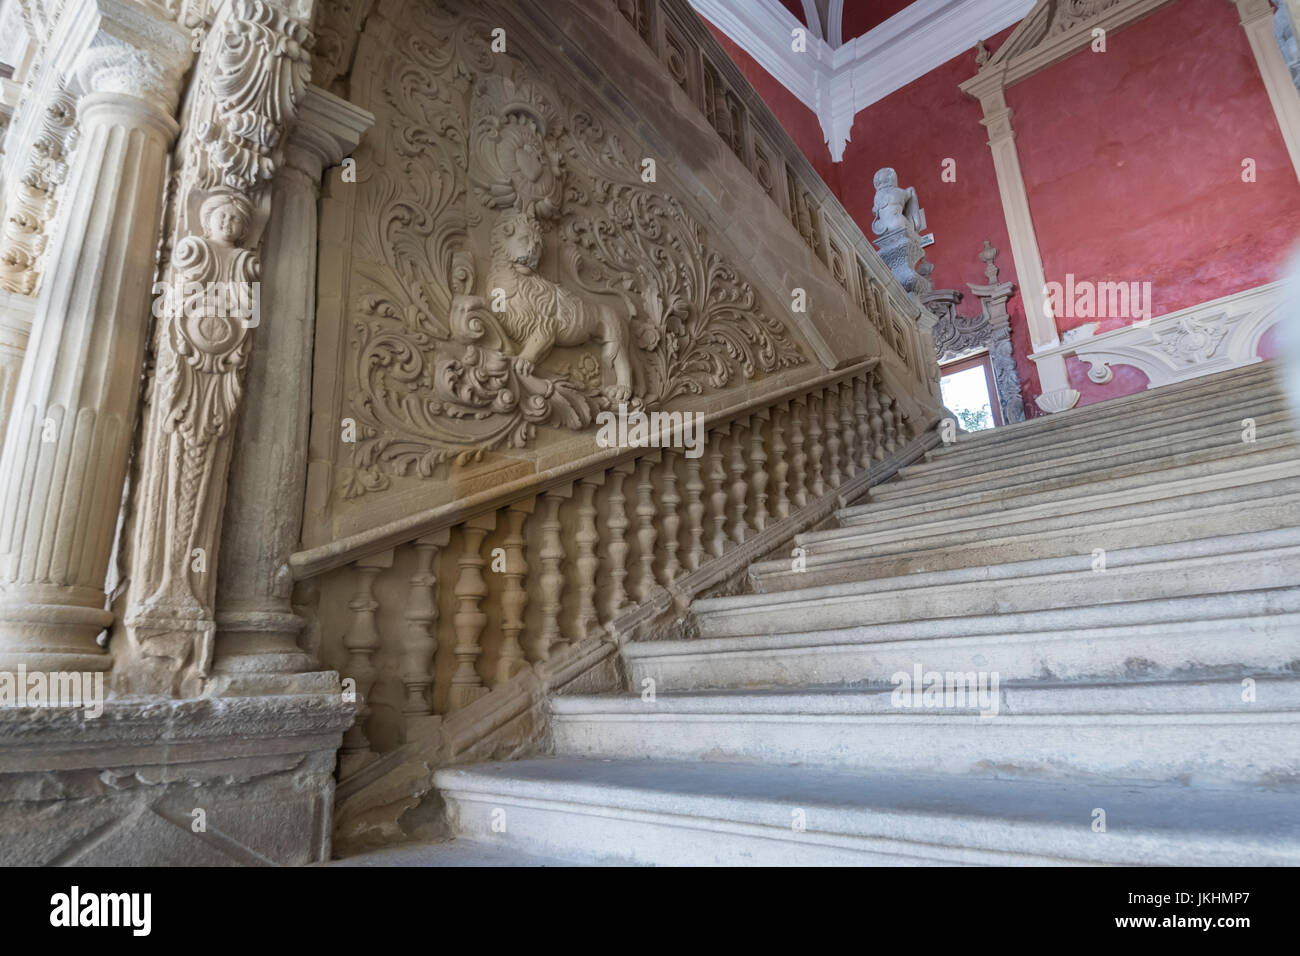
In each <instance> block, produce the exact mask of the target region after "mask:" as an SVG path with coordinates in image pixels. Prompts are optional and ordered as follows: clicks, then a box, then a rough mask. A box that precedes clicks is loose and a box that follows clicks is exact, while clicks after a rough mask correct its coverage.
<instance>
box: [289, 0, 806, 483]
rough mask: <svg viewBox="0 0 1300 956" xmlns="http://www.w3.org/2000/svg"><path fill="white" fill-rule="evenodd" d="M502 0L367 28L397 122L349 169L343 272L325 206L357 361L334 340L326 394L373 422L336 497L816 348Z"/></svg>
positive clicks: (747, 376) (510, 450)
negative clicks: (535, 53) (534, 56)
mask: <svg viewBox="0 0 1300 956" xmlns="http://www.w3.org/2000/svg"><path fill="white" fill-rule="evenodd" d="M412 6H415V5H412ZM482 11H483V6H482V5H478V4H476V5H464V6H462V5H460V4H458V3H446V4H442V3H438V4H434V3H428V4H425V9H423V10H422V11H421V12H420V13H419V15H418V16H417V15H415V13H414V11H413V10H411V11H408V14H409V15H408V16H406V17H404V18H403V22H402V29H401V30H400V31H397V30H395V29H393V28H392V27H391V26H390V25H387V24H384V23H379V24H378V25H377V24H376V22H375V20H374V19H373V18H372V21H371V24H370V25H368V27H367V32H366V34H365V35H363V37H362V39H361V41H360V43H361V46H360V48H359V52H358V65H357V68H356V70H355V71H354V86H353V89H352V91H351V94H352V98H353V100H354V101H355V102H358V103H360V104H361V105H363V106H364V107H365V108H367V109H369V110H370V111H371V112H373V113H374V114H375V117H376V122H375V125H374V127H373V129H372V130H371V132H370V133H369V134H368V135H367V137H366V139H365V140H364V141H363V143H362V145H361V146H360V148H359V149H358V150H357V152H356V153H355V156H354V159H355V164H356V165H355V171H356V179H355V182H332V183H331V185H330V195H332V196H333V197H334V198H335V199H337V200H340V201H342V203H343V204H345V205H346V206H347V207H348V208H349V210H350V213H349V215H350V225H349V226H348V228H349V229H350V233H349V234H348V236H347V237H346V241H345V242H343V243H341V245H342V247H343V256H342V268H343V269H344V270H345V275H343V276H326V275H325V274H324V270H325V269H326V268H327V266H326V265H325V264H326V263H329V262H331V261H333V262H339V257H338V256H331V255H330V254H329V253H328V252H327V248H326V247H327V246H328V244H329V243H330V242H337V241H338V236H337V228H336V226H335V225H334V224H332V222H331V220H330V219H329V217H328V216H327V217H326V218H325V220H323V227H322V242H323V248H322V260H321V261H322V298H323V299H324V298H328V292H329V290H330V289H331V288H333V287H335V284H338V287H340V288H342V289H343V290H345V291H344V292H343V293H342V294H341V296H340V301H339V303H338V312H337V317H336V318H334V319H333V320H331V319H329V318H328V317H326V316H325V315H324V313H322V323H321V325H322V329H323V330H324V332H323V333H322V334H324V335H325V336H326V338H328V337H329V334H330V330H329V326H330V323H331V321H334V322H337V323H338V324H339V326H340V327H341V330H336V331H341V334H338V335H337V336H336V337H335V339H333V340H332V341H337V342H338V346H339V347H338V349H337V354H336V355H334V356H333V360H334V363H335V367H334V368H331V369H329V370H327V371H325V372H324V373H323V372H322V369H321V368H320V367H319V366H320V365H321V357H322V354H324V353H322V352H321V351H320V350H319V348H318V360H317V364H318V369H317V379H318V382H326V383H336V384H335V385H334V386H333V388H334V389H337V392H338V394H337V395H336V396H335V397H334V398H333V399H332V400H333V401H334V403H335V404H334V405H332V406H331V405H330V404H329V402H330V400H331V399H330V397H329V396H328V395H326V396H319V395H318V396H317V398H316V399H314V403H315V409H316V411H315V414H316V416H317V417H318V418H319V417H321V416H323V415H331V414H334V413H335V412H337V415H338V418H339V421H340V427H341V429H347V428H348V427H351V428H353V433H352V434H351V435H346V434H345V435H344V437H343V439H342V440H341V441H339V442H338V443H337V447H336V448H335V449H333V450H332V451H331V455H332V458H333V462H334V465H335V467H334V468H333V474H334V479H333V481H332V482H331V484H332V487H331V489H330V492H329V493H330V496H331V498H332V499H333V500H340V499H341V500H347V499H355V498H358V497H360V496H365V495H368V494H372V493H374V492H379V491H382V490H385V489H388V488H389V487H390V486H392V483H393V481H394V479H398V478H413V479H423V480H429V479H434V480H437V479H445V478H446V477H447V476H448V475H449V474H451V472H450V471H449V469H452V468H465V467H467V466H471V465H473V464H474V463H475V462H478V461H480V460H483V459H484V456H485V455H488V454H489V453H501V454H503V455H506V456H509V455H512V454H520V453H523V454H525V455H526V454H528V453H529V452H532V451H534V450H535V449H536V447H537V446H538V444H539V440H540V439H539V436H543V435H545V434H547V433H550V432H553V431H569V432H581V431H584V430H588V429H590V430H591V431H592V433H593V434H594V432H595V424H594V421H595V417H596V415H597V414H598V413H599V412H600V411H602V410H605V409H615V408H618V407H620V406H624V405H626V406H627V407H629V408H647V409H648V408H653V407H658V406H663V405H665V404H668V403H672V402H673V401H674V400H676V399H680V398H683V397H690V396H698V395H703V394H705V393H712V392H717V391H720V390H723V389H727V388H729V387H733V386H736V385H739V384H742V383H745V382H747V381H750V380H754V379H757V378H761V377H762V376H764V375H767V374H772V373H776V372H779V371H780V370H782V369H786V368H789V367H791V366H795V365H799V364H801V363H804V362H805V361H806V359H805V357H804V353H803V352H802V351H801V348H800V346H799V345H798V344H796V341H795V340H794V339H793V338H792V336H791V335H790V333H789V332H788V331H787V329H786V327H785V326H784V325H783V323H782V322H781V321H780V320H778V319H776V318H774V317H773V316H772V315H771V314H769V313H768V312H767V311H765V309H764V307H763V304H762V302H761V301H760V297H759V295H758V294H757V293H756V291H755V289H754V287H753V286H752V285H751V284H750V281H749V280H748V278H747V277H746V276H745V275H744V274H743V273H742V272H741V271H740V269H738V268H737V265H736V264H735V263H734V262H732V261H730V259H729V258H728V257H727V256H726V255H724V254H723V253H722V252H721V251H719V250H718V249H717V248H716V247H715V246H714V244H713V239H712V237H711V235H710V233H709V231H708V230H707V229H706V228H705V227H704V226H703V225H702V224H701V222H700V221H699V219H698V218H697V217H696V216H695V215H694V214H693V213H692V211H691V209H690V208H688V205H687V204H686V203H684V202H683V201H682V199H681V198H680V197H679V196H678V195H677V194H676V193H675V191H674V189H673V188H672V186H670V185H668V183H667V182H666V180H667V179H669V176H667V175H666V174H665V173H666V171H665V170H664V169H663V168H662V167H661V168H660V169H659V170H658V174H657V176H654V177H649V176H647V175H645V174H646V166H645V164H644V163H643V156H642V150H641V149H640V148H637V147H636V145H635V143H634V140H633V139H632V138H631V137H630V136H629V135H628V134H626V133H625V132H624V131H622V130H619V129H616V128H615V126H614V124H613V123H612V122H611V121H610V120H609V119H608V118H607V117H606V116H604V115H602V112H601V110H600V109H599V108H597V107H595V106H594V104H593V100H592V98H591V97H590V95H581V94H575V93H574V92H573V91H572V90H570V89H569V88H567V87H565V86H563V85H562V84H561V83H560V82H559V81H558V80H557V78H556V77H554V76H553V75H548V72H547V71H546V70H545V69H543V68H540V67H539V66H537V65H536V64H535V63H533V62H532V61H531V60H530V58H529V57H528V54H527V46H528V44H527V39H526V36H525V35H524V31H522V30H513V29H512V30H511V31H510V32H509V38H508V45H507V49H508V52H501V51H500V50H497V51H494V50H493V37H494V34H493V31H494V29H497V28H499V27H500V24H501V23H502V22H503V18H502V17H495V16H494V17H488V16H486V15H484V14H483V12H482ZM551 72H552V73H553V72H554V71H551ZM358 74H363V75H362V78H361V79H360V80H358V79H355V77H356V76H357V75H358ZM367 87H368V88H367ZM659 159H660V162H663V161H664V160H663V158H662V157H660V158H659ZM331 230H333V231H334V234H333V235H331V234H330V233H331ZM326 357H327V358H328V356H326ZM325 387H326V386H323V385H322V386H318V389H317V391H318V392H320V391H322V390H323V389H324V388H325ZM315 433H316V434H319V433H320V429H317V430H316V432H315ZM349 439H351V440H349Z"/></svg>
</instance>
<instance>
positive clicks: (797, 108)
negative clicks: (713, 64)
mask: <svg viewBox="0 0 1300 956" xmlns="http://www.w3.org/2000/svg"><path fill="white" fill-rule="evenodd" d="M701 19H704V18H703V17H701ZM704 22H705V24H706V25H707V26H708V28H709V29H710V30H712V31H713V35H714V36H715V37H717V38H718V42H719V43H721V44H722V46H723V49H725V50H726V51H727V55H728V56H730V57H731V59H732V60H733V61H734V62H735V64H736V65H737V66H738V67H740V71H741V72H742V73H744V74H745V78H746V79H747V80H749V82H750V85H752V86H753V87H754V89H755V90H757V91H758V95H759V96H761V97H763V102H764V103H766V104H767V106H768V109H770V110H771V111H772V113H773V114H774V115H775V116H776V118H777V119H778V120H779V121H780V123H781V125H782V126H783V127H785V131H786V132H787V133H789V134H790V138H791V139H793V140H794V142H795V145H796V146H798V147H799V149H800V151H801V152H802V153H803V154H804V155H805V156H807V157H808V161H809V162H811V163H812V165H813V168H814V169H815V170H817V174H818V175H819V176H821V178H822V179H823V180H825V182H826V184H827V185H828V186H830V187H831V190H832V191H833V192H838V188H837V185H838V182H839V170H838V167H837V166H836V165H835V163H833V162H831V152H830V150H829V149H828V148H827V146H826V136H825V134H824V133H823V132H822V127H821V123H820V122H819V121H818V119H817V114H816V113H814V112H813V111H812V110H810V109H809V108H808V107H806V106H804V105H803V102H802V101H801V100H800V99H799V98H798V97H797V96H795V95H794V94H793V93H791V92H790V91H789V90H787V89H786V88H785V87H784V86H782V85H781V83H780V82H779V81H777V80H776V78H774V77H773V76H772V74H771V73H768V72H767V70H765V69H763V67H762V66H760V65H759V63H758V61H757V60H755V59H754V58H753V57H752V56H750V55H749V54H748V53H746V52H745V51H744V50H743V49H741V47H740V45H739V44H737V43H736V42H735V41H734V40H732V39H731V38H730V37H728V36H727V35H726V34H725V33H723V32H722V31H721V30H719V29H718V28H717V27H715V26H714V25H713V24H712V23H709V21H708V20H704Z"/></svg>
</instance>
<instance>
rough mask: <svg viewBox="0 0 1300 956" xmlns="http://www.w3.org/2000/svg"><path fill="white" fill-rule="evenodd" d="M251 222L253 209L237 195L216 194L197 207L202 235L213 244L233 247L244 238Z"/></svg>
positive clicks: (228, 193)
mask: <svg viewBox="0 0 1300 956" xmlns="http://www.w3.org/2000/svg"><path fill="white" fill-rule="evenodd" d="M252 221H253V207H252V205H251V204H250V203H249V202H248V200H247V199H245V198H244V197H243V196H241V195H239V194H238V193H230V192H221V193H216V194H215V195H212V196H209V197H208V198H207V199H205V200H203V205H202V206H200V207H199V225H200V226H201V227H202V229H203V235H205V236H207V238H209V239H211V240H213V241H215V242H224V243H226V244H228V245H232V246H233V245H235V244H236V243H238V242H239V240H240V239H243V238H244V236H245V234H246V233H247V232H248V226H249V224H250V223H251V222H252Z"/></svg>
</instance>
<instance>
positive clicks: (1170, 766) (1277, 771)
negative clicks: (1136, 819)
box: [551, 656, 1300, 793]
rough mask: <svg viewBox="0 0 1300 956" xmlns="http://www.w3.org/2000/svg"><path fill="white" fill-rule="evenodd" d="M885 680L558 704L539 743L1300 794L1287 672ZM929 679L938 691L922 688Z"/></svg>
mask: <svg viewBox="0 0 1300 956" xmlns="http://www.w3.org/2000/svg"><path fill="white" fill-rule="evenodd" d="M945 681H947V682H948V683H947V684H946V685H945V683H944V682H945ZM890 682H891V686H889V687H886V688H873V689H846V688H827V689H822V690H811V689H806V688H805V689H800V690H790V691H714V692H710V693H684V694H656V695H654V696H653V698H652V699H644V698H643V697H641V696H636V695H620V696H601V697H557V698H554V699H553V700H552V701H551V714H552V720H551V734H552V740H553V742H554V748H555V752H556V753H557V754H559V755H561V756H566V757H608V758H620V759H625V758H637V757H643V758H654V759H663V760H712V761H744V762H749V763H765V764H772V765H790V764H801V765H811V766H821V767H833V768H837V769H841V770H850V769H852V770H871V769H875V768H880V767H889V768H890V770H891V771H892V772H896V773H930V772H939V773H952V774H963V775H971V776H980V775H994V776H1000V777H1006V776H1020V777H1035V778H1039V779H1044V778H1047V777H1052V776H1056V777H1071V778H1074V779H1088V778H1093V779H1103V780H1108V781H1111V782H1114V781H1121V780H1124V781H1136V780H1145V781H1158V782H1168V781H1174V780H1178V781H1181V782H1182V783H1185V784H1196V785H1205V786H1222V787H1231V786H1252V787H1253V786H1277V785H1287V786H1296V787H1297V793H1300V777H1297V769H1296V768H1298V767H1300V679H1297V678H1295V677H1282V678H1277V677H1274V678H1268V677H1260V678H1257V679H1256V678H1251V679H1250V682H1249V685H1248V686H1249V693H1247V690H1246V685H1245V684H1244V683H1243V681H1242V680H1239V679H1219V680H1200V681H1128V682H1122V683H1105V684H1082V683H1049V682H1045V681H1034V682H1028V683H1021V682H1002V681H1001V679H1000V675H998V674H997V673H996V672H992V673H991V672H989V671H974V670H972V671H956V670H950V669H948V668H946V666H945V663H944V660H943V658H942V656H939V657H926V658H922V659H918V660H917V661H916V662H914V663H913V665H912V666H911V667H908V668H905V669H901V670H900V672H898V673H897V674H896V675H891V677H890ZM934 682H938V683H937V687H938V690H937V692H935V693H931V692H928V691H927V692H925V693H922V691H923V689H924V688H925V687H926V686H927V683H928V684H929V686H931V687H934V686H936V685H935V683H934ZM945 686H946V687H947V688H948V690H947V696H946V697H945ZM910 688H915V693H914V694H913V693H909V692H908V691H909V689H910ZM1243 697H1245V698H1247V699H1246V700H1243Z"/></svg>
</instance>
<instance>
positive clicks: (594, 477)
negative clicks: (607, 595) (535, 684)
mask: <svg viewBox="0 0 1300 956" xmlns="http://www.w3.org/2000/svg"><path fill="white" fill-rule="evenodd" d="M604 483H605V473H604V472H603V471H601V472H596V473H595V474H590V475H586V476H584V477H583V478H582V479H581V480H580V481H579V482H578V505H577V511H578V529H577V531H575V532H574V535H573V543H574V545H575V547H576V549H577V556H576V557H575V559H574V562H573V566H574V570H575V571H576V572H577V581H576V590H577V600H578V612H577V617H576V618H575V619H574V626H575V629H576V631H577V636H578V639H579V640H581V639H582V638H584V637H591V636H592V635H593V634H595V633H596V632H597V631H598V630H599V629H600V615H599V614H597V613H596V571H597V569H599V567H600V559H599V558H598V557H596V545H597V544H598V543H599V542H600V532H599V531H597V530H596V489H597V488H599V487H600V486H601V485H603V484H604Z"/></svg>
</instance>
